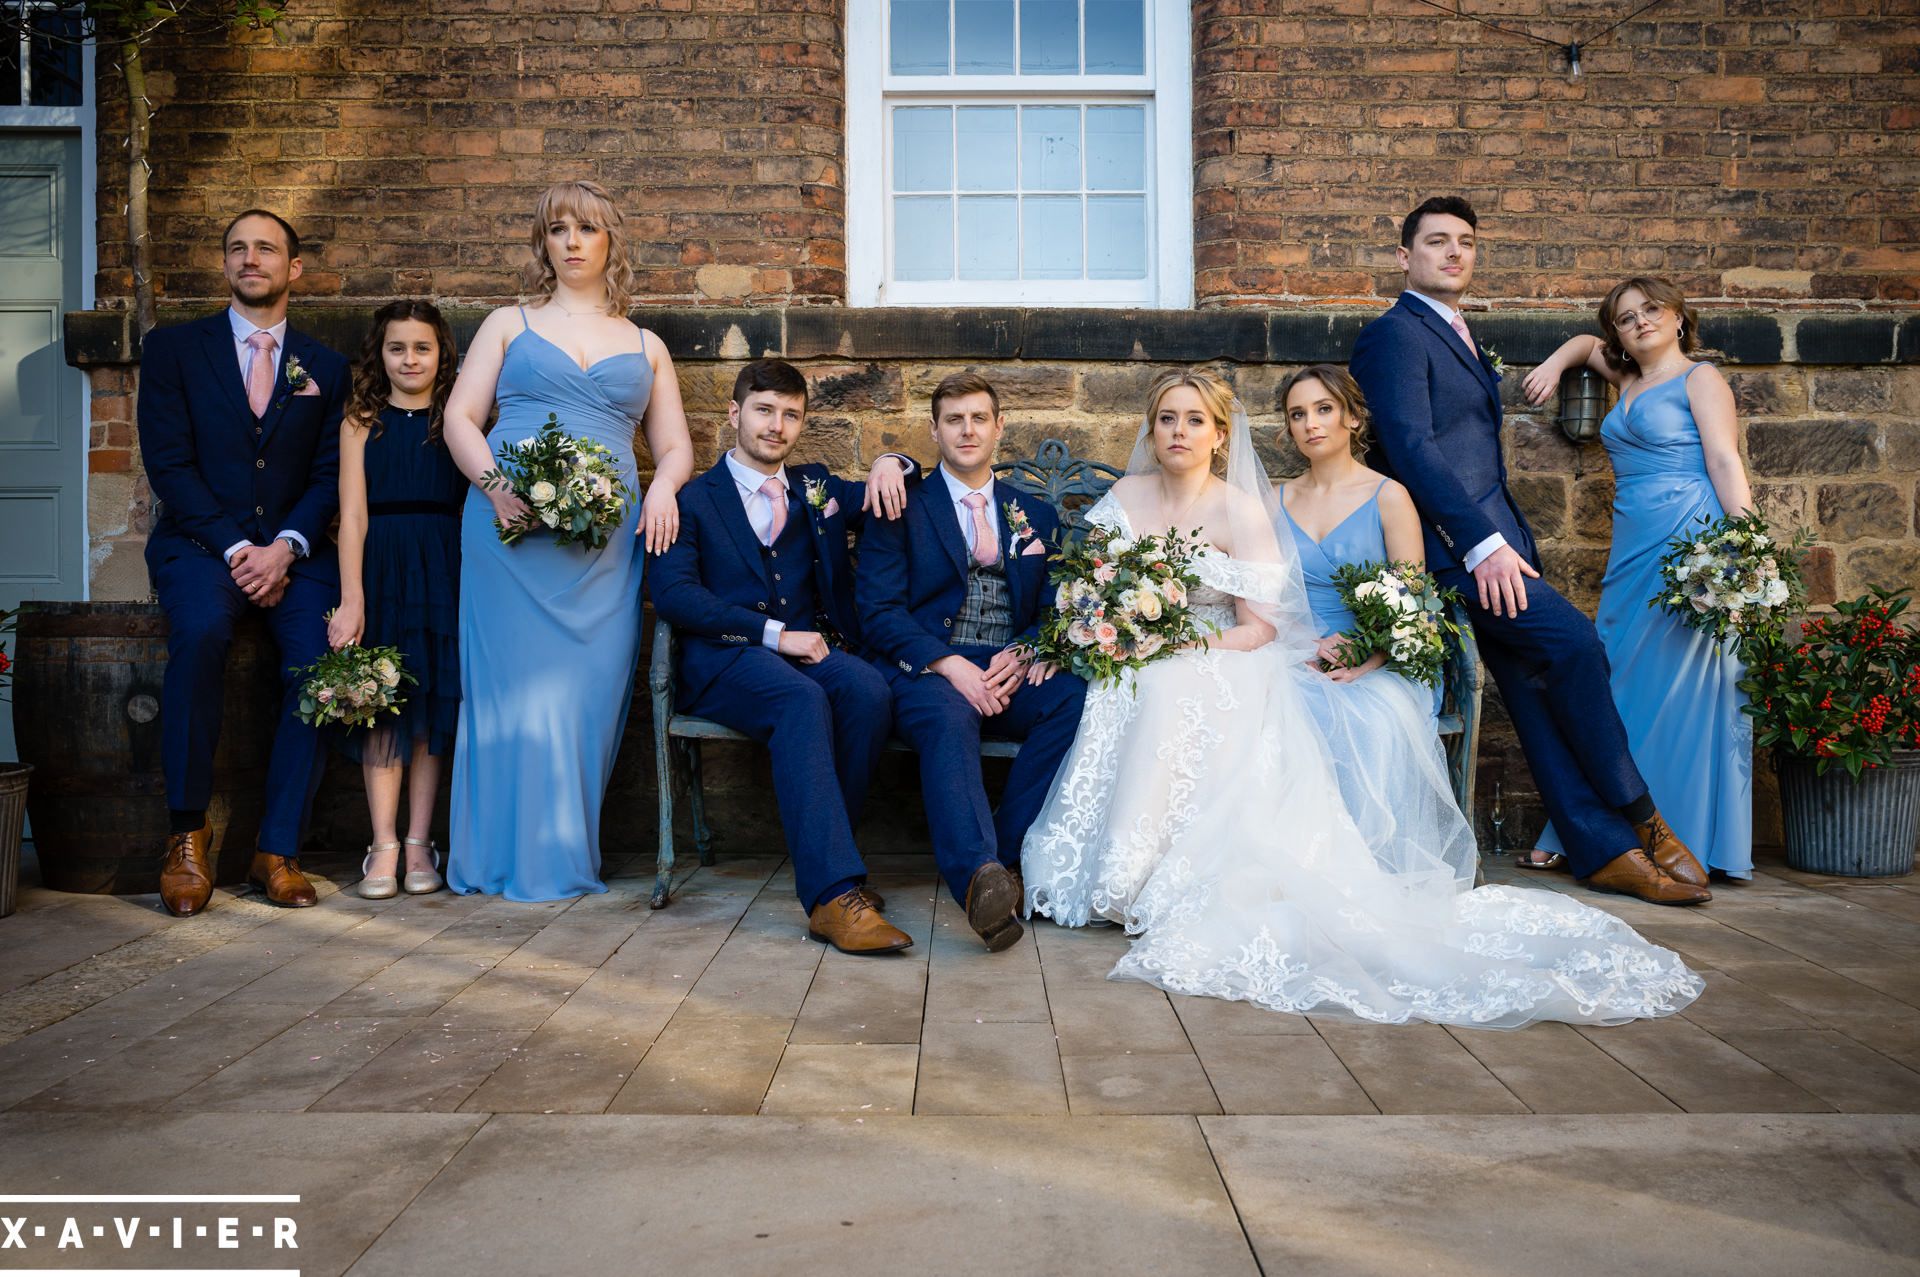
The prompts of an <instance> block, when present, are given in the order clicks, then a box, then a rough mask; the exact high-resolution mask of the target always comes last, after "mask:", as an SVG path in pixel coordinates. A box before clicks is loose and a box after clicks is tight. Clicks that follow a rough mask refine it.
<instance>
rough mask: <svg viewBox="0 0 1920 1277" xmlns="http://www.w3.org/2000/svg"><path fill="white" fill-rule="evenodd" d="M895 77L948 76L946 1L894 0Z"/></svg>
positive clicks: (893, 60)
mask: <svg viewBox="0 0 1920 1277" xmlns="http://www.w3.org/2000/svg"><path fill="white" fill-rule="evenodd" d="M892 14H893V17H892V21H891V24H890V25H891V27H892V41H891V42H892V45H893V48H892V50H891V56H890V63H891V66H892V69H893V73H894V74H895V75H945V74H946V73H947V0H893V9H892Z"/></svg>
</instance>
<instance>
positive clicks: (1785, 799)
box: [1778, 749, 1920, 878]
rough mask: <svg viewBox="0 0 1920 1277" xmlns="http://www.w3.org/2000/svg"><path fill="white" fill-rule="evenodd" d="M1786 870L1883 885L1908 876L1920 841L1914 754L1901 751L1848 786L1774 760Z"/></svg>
mask: <svg viewBox="0 0 1920 1277" xmlns="http://www.w3.org/2000/svg"><path fill="white" fill-rule="evenodd" d="M1778 769H1779V773H1780V809H1781V815H1782V817H1783V819H1784V822H1785V827H1786V840H1787V863H1788V864H1789V865H1791V866H1792V867H1793V868H1795V869H1799V870H1803V871H1805V872H1807V873H1818V874H1837V875H1840V876H1842V877H1847V878H1888V877H1893V876H1895V875H1898V874H1908V873H1912V872H1913V852H1914V843H1915V842H1916V840H1920V750H1915V749H1903V750H1900V751H1898V752H1896V753H1895V754H1894V756H1893V761H1892V762H1891V763H1889V764H1888V765H1887V766H1885V767H1876V768H1874V769H1872V770H1871V771H1864V772H1862V773H1860V779H1858V780H1855V779H1854V778H1853V777H1851V776H1849V775H1847V773H1846V771H1845V770H1844V769H1842V768H1838V767H1835V768H1831V769H1829V770H1828V772H1827V774H1826V775H1824V776H1817V775H1815V774H1814V763H1813V760H1812V759H1810V758H1792V757H1785V756H1783V757H1781V758H1780V759H1779V761H1778Z"/></svg>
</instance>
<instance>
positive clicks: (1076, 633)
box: [1038, 525, 1213, 683]
mask: <svg viewBox="0 0 1920 1277" xmlns="http://www.w3.org/2000/svg"><path fill="white" fill-rule="evenodd" d="M1205 545H1206V542H1205V541H1204V540H1203V539H1202V538H1201V536H1200V534H1199V533H1198V532H1197V531H1196V532H1194V533H1192V534H1187V533H1183V532H1168V533H1166V534H1165V535H1162V536H1143V537H1127V536H1122V535H1121V534H1120V533H1118V532H1116V531H1114V530H1112V529H1109V528H1103V527H1099V526H1098V525H1095V526H1093V527H1090V528H1089V529H1088V530H1087V535H1086V539H1085V540H1083V541H1082V542H1080V543H1079V544H1078V545H1072V544H1069V545H1067V546H1065V547H1063V548H1062V549H1061V550H1060V552H1059V553H1058V554H1056V555H1055V556H1054V567H1053V584H1054V591H1053V604H1054V606H1053V611H1051V612H1049V613H1048V614H1047V616H1046V619H1045V620H1044V621H1042V622H1041V623H1040V641H1039V645H1038V654H1039V655H1040V656H1042V657H1044V658H1046V659H1049V660H1053V661H1056V662H1058V663H1059V664H1060V665H1061V666H1063V667H1065V668H1066V669H1069V670H1072V671H1073V672H1074V673H1075V674H1078V675H1079V676H1080V677H1081V678H1084V679H1086V680H1087V681H1089V682H1094V681H1099V682H1104V683H1111V682H1114V681H1117V680H1118V679H1119V677H1120V674H1121V671H1123V670H1129V669H1138V668H1140V667H1141V666H1143V665H1146V664H1149V663H1150V662H1152V661H1155V660H1158V659H1159V658H1161V657H1163V656H1169V655H1171V654H1172V653H1174V652H1177V651H1179V650H1180V648H1181V647H1182V646H1183V645H1185V644H1187V643H1191V642H1193V641H1195V640H1196V639H1199V638H1201V637H1203V636H1204V635H1206V634H1209V633H1212V632H1213V627H1211V626H1204V627H1203V626H1202V625H1201V624H1200V623H1199V622H1198V621H1197V620H1195V618H1194V616H1193V612H1192V610H1191V609H1190V608H1189V607H1188V605H1187V596H1188V593H1189V592H1190V591H1191V590H1193V589H1194V587H1196V586H1198V585H1199V584H1200V578H1199V577H1198V576H1196V575H1195V574H1194V570H1193V563H1194V560H1195V559H1196V558H1197V557H1198V556H1199V554H1200V551H1201V550H1202V549H1203V548H1204V547H1205Z"/></svg>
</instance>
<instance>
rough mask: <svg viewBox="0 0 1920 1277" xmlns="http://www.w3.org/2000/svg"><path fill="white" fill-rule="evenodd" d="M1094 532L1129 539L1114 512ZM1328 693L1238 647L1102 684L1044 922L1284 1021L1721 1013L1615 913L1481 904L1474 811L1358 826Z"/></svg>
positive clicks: (1134, 973)
mask: <svg viewBox="0 0 1920 1277" xmlns="http://www.w3.org/2000/svg"><path fill="white" fill-rule="evenodd" d="M1089 517H1090V518H1091V519H1093V520H1094V521H1096V522H1098V523H1100V524H1101V525H1102V526H1106V527H1110V528H1114V529H1116V530H1119V531H1122V532H1126V531H1128V528H1127V522H1126V515H1125V512H1124V511H1123V510H1122V509H1121V507H1120V505H1119V503H1118V501H1117V500H1115V499H1114V498H1113V497H1112V496H1111V495H1109V496H1107V497H1104V498H1102V500H1101V501H1100V502H1099V503H1098V504H1097V505H1096V506H1095V507H1094V509H1093V511H1092V512H1091V514H1090V516H1089ZM1283 571H1284V569H1283V568H1282V567H1281V565H1279V564H1268V563H1249V562H1244V561H1240V560H1236V559H1232V558H1229V557H1228V556H1226V555H1224V554H1220V553H1218V552H1214V553H1210V554H1206V555H1203V556H1202V557H1201V559H1200V560H1198V562H1197V565H1196V573H1197V575H1199V576H1200V578H1201V580H1202V582H1203V586H1202V588H1201V589H1198V590H1196V591H1194V594H1193V598H1194V602H1195V606H1196V608H1197V609H1200V610H1201V611H1202V615H1203V616H1204V617H1206V618H1207V619H1209V620H1212V621H1214V622H1215V623H1216V624H1219V625H1220V626H1221V627H1222V628H1226V627H1228V626H1231V625H1232V624H1233V623H1234V600H1235V598H1242V599H1247V600H1249V601H1250V602H1254V603H1260V602H1263V601H1265V600H1268V599H1271V598H1276V597H1278V596H1279V592H1280V586H1281V585H1282V584H1283V583H1284V581H1283V577H1282V575H1281V574H1282V573H1283ZM1319 677H1321V676H1319V675H1310V674H1308V673H1307V672H1305V671H1304V669H1303V670H1302V671H1301V672H1299V673H1296V672H1295V671H1293V670H1292V669H1291V668H1290V663H1289V662H1287V661H1286V660H1284V659H1283V658H1281V657H1280V656H1279V655H1278V654H1277V653H1276V652H1274V651H1271V650H1269V649H1261V650H1259V651H1255V652H1228V651H1217V650H1216V651H1209V652H1204V653H1182V654H1179V655H1176V656H1173V657H1169V658H1167V659H1164V660H1161V661H1158V662H1155V663H1154V664H1152V665H1149V666H1148V667H1146V668H1145V669H1142V670H1138V671H1132V672H1130V673H1129V674H1127V675H1126V676H1124V677H1123V678H1122V679H1121V680H1120V681H1119V682H1118V683H1116V684H1113V685H1109V686H1104V687H1102V686H1096V687H1093V688H1090V689H1089V691H1088V695H1087V701H1086V709H1085V712H1084V714H1083V716H1082V718H1081V722H1080V731H1079V735H1078V737H1077V738H1076V740H1075V742H1074V746H1073V749H1072V751H1071V752H1070V753H1069V755H1068V757H1067V760H1066V762H1065V763H1064V764H1063V765H1062V767H1061V770H1060V772H1059V774H1058V776H1057V777H1056V778H1055V782H1054V788H1053V792H1052V793H1051V795H1050V796H1049V799H1048V802H1047V805H1046V807H1045V809H1044V810H1043V811H1042V812H1041V815H1040V817H1039V819H1038V820H1036V821H1035V822H1034V825H1033V827H1032V829H1031V830H1030V831H1029V832H1028V834H1027V838H1026V841H1025V844H1024V847H1023V849H1022V862H1023V869H1024V874H1025V879H1026V884H1027V901H1026V903H1027V907H1028V909H1029V911H1030V912H1031V913H1035V914H1040V915H1044V916H1048V917H1051V918H1053V919H1054V920H1055V921H1056V922H1059V923H1060V924H1062V925H1065V926H1080V925H1084V924H1085V923H1087V922H1088V921H1089V920H1091V919H1096V918H1099V919H1107V920H1110V921H1113V922H1117V923H1120V924H1121V925H1123V926H1124V927H1126V929H1127V930H1128V932H1129V933H1131V934H1133V935H1134V936H1135V937H1136V939H1135V941H1134V944H1133V947H1132V949H1131V950H1130V952H1129V953H1128V954H1127V956H1126V957H1124V958H1123V959H1121V961H1120V963H1119V964H1118V965H1117V966H1116V967H1115V968H1114V971H1113V975H1114V976H1115V977H1116V978H1130V979H1139V980H1145V981H1147V982H1149V983H1152V984H1155V985H1158V986H1159V987H1161V988H1164V989H1167V990H1169V991H1171V992H1177V993H1187V994H1199V995H1205V996H1209V997H1218V998H1224V999H1228V1000H1234V1001H1248V1002H1253V1003H1256V1004H1258V1005H1260V1006H1263V1007H1267V1008H1269V1009H1271V1010H1275V1011H1290V1012H1297V1013H1305V1012H1309V1011H1311V1012H1313V1013H1315V1014H1323V1015H1335V1016H1344V1017H1348V1018H1353V1019H1359V1020H1366V1021H1373V1022H1378V1023H1405V1022H1408V1021H1414V1020H1424V1021H1434V1022H1439V1023H1445V1024H1460V1025H1478V1026H1485V1027H1500V1028H1516V1027H1519V1026H1521V1025H1524V1024H1528V1023H1532V1022H1534V1021H1537V1020H1565V1021H1570V1022H1575V1023H1590V1024H1609V1023H1618V1022H1621V1021H1625V1020H1630V1019H1636V1018H1643V1017H1651V1016H1660V1015H1667V1014H1671V1013H1672V1012H1674V1011H1677V1010H1679V1009H1680V1008H1681V1007H1683V1006H1685V1005H1686V1004H1687V1003H1689V1002H1691V1001H1692V1000H1693V999H1694V998H1695V997H1697V996H1699V994H1700V992H1701V989H1702V987H1703V986H1702V983H1701V981H1700V979H1699V977H1698V976H1697V975H1695V974H1694V973H1693V972H1691V971H1689V970H1688V969H1687V968H1686V967H1685V965H1683V964H1682V963H1681V962H1680V960H1679V958H1678V957H1677V956H1676V955H1674V954H1673V953H1671V952H1669V951H1668V950H1665V949H1662V948H1659V947H1658V946H1655V945H1652V944H1649V943H1648V942H1647V941H1645V940H1644V939H1642V938H1641V937H1640V936H1639V935H1638V934H1636V933H1635V932H1634V931H1633V930H1632V929H1631V928H1630V927H1628V926H1626V925H1625V924H1624V923H1621V922H1619V921H1618V920H1617V919H1615V918H1613V917H1612V916H1611V915H1608V914H1606V913H1603V912H1601V911H1600V910H1597V909H1593V908H1591V907H1589V906H1586V905H1583V904H1580V903H1579V902H1578V901H1575V900H1572V899H1569V898H1568V897H1566V896H1564V895H1561V894H1559V893H1556V892H1550V891H1535V890H1521V889H1517V888H1510V887H1482V888H1478V889H1469V886H1468V882H1469V881H1470V879H1469V880H1467V881H1463V880H1462V875H1461V872H1460V865H1459V863H1458V856H1459V851H1460V847H1461V845H1462V842H1463V840H1464V841H1465V842H1466V844H1467V845H1470V839H1471V835H1470V834H1469V833H1468V832H1467V831H1466V830H1465V826H1464V821H1463V820H1462V819H1461V818H1460V816H1459V813H1458V811H1457V810H1454V811H1452V812H1451V817H1450V819H1451V823H1450V824H1448V823H1447V822H1444V821H1442V820H1441V819H1440V818H1439V817H1436V816H1435V815H1434V814H1433V812H1432V811H1431V810H1430V805H1429V804H1426V803H1424V802H1416V801H1415V800H1414V799H1411V798H1410V799H1408V800H1407V807H1408V808H1409V810H1406V811H1401V812H1399V813H1396V812H1395V811H1392V810H1387V811H1377V812H1376V811H1368V812H1362V813H1358V814H1357V815H1358V819H1357V820H1356V815H1355V814H1350V813H1349V812H1348V810H1347V808H1346V805H1345V803H1344V802H1343V801H1342V799H1341V797H1340V794H1341V787H1340V785H1339V784H1338V783H1337V782H1336V780H1335V777H1334V773H1333V770H1332V767H1331V764H1330V762H1329V760H1328V758H1327V750H1326V744H1325V741H1324V739H1323V737H1322V735H1321V733H1320V730H1319V729H1318V728H1317V727H1316V726H1315V723H1314V719H1313V716H1312V715H1311V714H1309V713H1308V712H1307V711H1306V708H1305V702H1304V701H1303V699H1302V694H1301V690H1300V685H1301V683H1302V681H1303V680H1306V679H1309V678H1319ZM1418 700H1419V697H1418V695H1417V694H1412V693H1409V705H1410V706H1411V707H1412V708H1410V710H1409V713H1414V714H1417V715H1419V719H1418V721H1420V722H1422V723H1423V724H1426V723H1428V720H1426V719H1425V717H1424V710H1423V709H1421V707H1420V706H1419V704H1418ZM1355 730H1356V729H1355V727H1354V726H1353V725H1352V724H1347V725H1344V728H1343V731H1344V734H1343V736H1342V739H1343V740H1352V739H1353V738H1354V737H1353V733H1354V731H1355ZM1376 730H1380V731H1404V730H1405V722H1404V721H1403V720H1400V719H1394V720H1393V721H1391V722H1386V723H1381V724H1379V725H1378V726H1377V728H1376ZM1422 730H1424V731H1426V732H1428V733H1429V734H1430V733H1431V731H1432V728H1431V726H1430V724H1428V725H1426V726H1424V727H1423V728H1422ZM1433 748H1435V749H1437V743H1436V744H1434V746H1433ZM1388 756H1389V755H1388V754H1386V753H1382V754H1381V755H1380V757H1388ZM1383 792H1385V793H1387V794H1389V795H1390V794H1391V793H1392V792H1393V787H1392V785H1391V784H1389V785H1387V786H1385V787H1384V791H1383ZM1382 801H1383V803H1388V802H1390V801H1391V799H1385V800H1382ZM1414 809H1417V815H1416V812H1415V810H1414ZM1443 824H1445V825H1446V827H1444V828H1443V827H1438V826H1440V825H1443ZM1428 825H1433V826H1436V827H1434V828H1432V829H1431V831H1430V832H1429V831H1428V830H1426V828H1425V826H1428ZM1363 830H1365V831H1366V832H1365V833H1364V834H1363V832H1362V831H1363ZM1423 844H1424V845H1423ZM1443 844H1444V846H1443ZM1449 857H1451V858H1452V861H1451V862H1450V860H1449Z"/></svg>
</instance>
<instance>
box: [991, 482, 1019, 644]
mask: <svg viewBox="0 0 1920 1277" xmlns="http://www.w3.org/2000/svg"><path fill="white" fill-rule="evenodd" d="M1020 495H1021V493H1020V490H1019V489H1018V488H1015V487H1013V486H1012V485H1011V484H1006V483H1002V482H1000V480H998V479H995V480H994V481H993V503H994V504H995V505H996V506H998V507H1000V511H999V513H1000V570H1001V571H1002V572H1004V573H1005V574H1006V577H1007V608H1008V610H1009V611H1010V612H1012V613H1013V616H1014V618H1015V622H1014V627H1013V628H1014V629H1016V630H1018V629H1021V628H1023V627H1022V626H1021V625H1020V624H1019V620H1018V618H1020V617H1022V616H1024V615H1026V597H1025V595H1026V574H1025V573H1023V572H1021V571H1019V570H1018V569H1019V568H1020V566H1021V564H1020V560H1019V556H1018V555H1016V554H1015V553H1014V552H1013V520H1011V519H1009V518H1007V507H1008V506H1009V505H1012V504H1013V503H1014V502H1015V501H1017V500H1019V499H1020Z"/></svg>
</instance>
